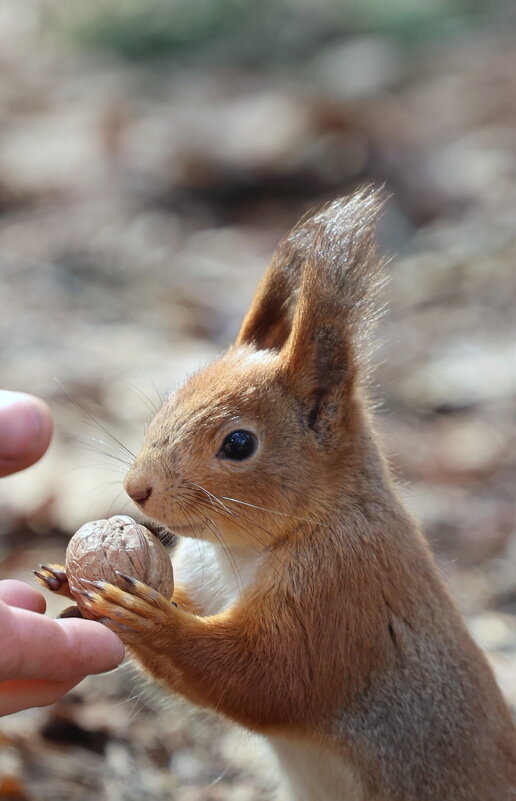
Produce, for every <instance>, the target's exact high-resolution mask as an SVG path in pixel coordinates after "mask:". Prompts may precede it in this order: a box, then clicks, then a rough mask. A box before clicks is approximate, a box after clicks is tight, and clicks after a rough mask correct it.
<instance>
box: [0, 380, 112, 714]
mask: <svg viewBox="0 0 516 801" xmlns="http://www.w3.org/2000/svg"><path fill="white" fill-rule="evenodd" d="M51 437H52V417H51V414H50V411H49V409H48V407H47V406H46V404H45V403H44V402H43V401H41V400H40V399H39V398H35V397H34V396H32V395H26V394H24V393H17V392H8V391H6V390H0V477H3V476H7V475H10V474H11V473H16V472H18V471H19V470H24V469H25V468H26V467H29V466H30V465H32V464H34V462H36V461H38V459H40V458H41V456H43V454H44V453H45V451H46V449H47V448H48V445H49V443H50V439H51ZM45 609H46V602H45V599H44V597H43V596H42V595H41V593H39V592H38V591H37V590H35V589H34V588H33V587H30V586H29V585H28V584H24V583H23V582H21V581H14V580H10V579H6V580H4V581H0V715H8V714H10V713H12V712H17V711H19V710H21V709H27V708H29V707H33V706H46V705H48V704H52V703H54V701H57V700H58V699H59V698H60V697H61V696H62V695H64V694H65V693H66V692H68V690H70V689H71V688H72V687H74V686H75V685H76V684H78V683H79V682H80V681H82V679H83V678H84V677H85V676H87V675H89V674H92V673H103V672H105V671H106V670H111V669H113V668H114V667H116V666H117V665H118V664H120V662H121V661H122V660H123V658H124V646H123V644H122V642H121V640H120V639H119V638H118V637H117V636H116V634H114V633H113V632H112V631H109V629H107V628H105V627H104V626H102V625H101V624H100V623H97V622H95V621H93V620H82V619H80V618H68V619H64V620H52V619H51V618H48V617H45V615H44V612H45Z"/></svg>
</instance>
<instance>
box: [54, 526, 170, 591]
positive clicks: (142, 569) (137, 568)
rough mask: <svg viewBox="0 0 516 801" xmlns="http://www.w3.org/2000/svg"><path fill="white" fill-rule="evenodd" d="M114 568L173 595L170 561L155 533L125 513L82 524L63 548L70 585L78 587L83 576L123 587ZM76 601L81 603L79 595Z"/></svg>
mask: <svg viewBox="0 0 516 801" xmlns="http://www.w3.org/2000/svg"><path fill="white" fill-rule="evenodd" d="M116 570H119V571H120V572H121V573H125V574H126V575H128V576H131V577H132V578H137V579H139V580H140V581H143V582H144V583H145V584H148V585H149V587H152V588H153V589H155V590H157V591H158V592H160V593H161V594H162V595H164V596H165V597H166V598H171V596H172V592H173V590H174V578H173V572H172V563H171V561H170V557H169V555H168V553H167V552H166V550H165V548H164V547H163V545H162V544H161V542H160V541H159V540H158V539H157V538H156V537H155V536H154V534H151V532H150V531H149V530H148V529H146V528H145V527H144V526H141V525H139V524H138V523H136V521H135V520H133V519H132V518H131V517H128V516H127V515H116V516H115V517H110V518H109V520H93V521H92V522H90V523H85V524H84V525H83V526H81V528H80V529H79V530H78V531H77V532H76V533H75V534H74V535H73V537H72V539H71V540H70V542H69V543H68V548H67V550H66V575H67V577H68V581H69V583H70V585H76V586H77V587H81V582H82V580H83V579H88V580H89V581H99V580H104V581H109V582H110V583H111V584H115V585H116V586H117V587H120V588H121V589H124V590H126V589H127V584H126V583H125V582H124V580H123V579H122V578H121V577H120V576H119V575H117V573H116V572H115V571H116ZM86 586H87V585H86ZM72 593H73V590H72ZM76 600H77V602H78V603H79V606H80V597H78V598H77V599H76Z"/></svg>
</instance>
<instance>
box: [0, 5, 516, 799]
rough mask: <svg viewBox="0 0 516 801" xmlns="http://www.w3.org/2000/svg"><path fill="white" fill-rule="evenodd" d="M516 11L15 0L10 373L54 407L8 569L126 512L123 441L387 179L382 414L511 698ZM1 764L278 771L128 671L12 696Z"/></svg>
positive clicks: (113, 787) (86, 782)
mask: <svg viewBox="0 0 516 801" xmlns="http://www.w3.org/2000/svg"><path fill="white" fill-rule="evenodd" d="M515 33H516V13H515V7H514V4H513V2H512V1H511V0H507V2H503V1H502V0H492V2H488V1H487V0H418V2H414V0H389V2H384V0H356V2H352V0H348V1H347V2H346V1H345V0H340V1H339V0H318V2H313V0H312V1H311V0H261V1H260V2H256V1H255V2H253V0H195V2H192V0H116V1H115V0H112V1H111V2H108V0H103V1H101V0H90V2H88V3H79V2H77V1H76V0H66V2H65V0H31V1H27V2H20V0H0V277H1V281H0V296H1V314H0V378H1V384H2V386H3V387H5V388H8V389H19V390H24V391H29V392H34V393H36V394H38V395H41V396H43V397H44V398H46V399H47V400H48V401H49V403H50V404H51V406H52V408H53V411H54V415H55V419H56V427H57V431H56V437H55V441H54V443H53V445H52V447H51V450H50V452H49V454H48V455H47V456H46V457H45V459H44V461H43V462H42V463H41V464H40V465H38V466H36V467H34V468H32V469H31V470H29V471H27V472H26V473H23V474H20V475H19V476H16V477H13V478H10V479H5V480H2V482H1V483H0V576H1V577H6V576H15V577H20V578H23V579H27V580H29V581H30V580H31V575H30V569H31V568H32V567H34V566H36V565H37V564H38V563H39V562H41V561H48V560H52V559H53V560H60V559H62V555H63V553H64V549H65V546H66V542H67V539H68V537H69V536H70V534H71V533H73V531H74V530H75V529H76V528H77V527H78V526H79V525H81V524H82V523H83V522H85V521H86V520H90V519H94V518H96V517H104V516H108V515H110V514H114V513H118V512H130V511H131V507H130V506H129V505H128V504H127V501H126V498H125V497H124V494H123V492H122V491H121V489H122V488H121V479H122V477H123V474H124V471H125V469H126V464H125V461H126V453H125V452H124V450H123V448H121V447H120V446H119V445H118V444H117V440H118V441H119V442H120V443H122V444H123V445H124V446H126V447H128V448H130V449H132V450H134V449H136V448H137V447H138V442H139V439H140V438H141V434H142V431H143V428H144V425H145V423H146V422H147V421H148V420H149V418H150V416H151V414H152V408H153V407H154V406H155V405H156V404H158V403H159V402H160V399H161V398H163V396H164V395H165V394H166V392H168V391H169V390H171V389H173V388H174V386H176V385H177V384H178V383H179V382H180V381H181V380H183V379H184V377H185V375H187V374H188V373H189V372H191V371H192V370H194V369H195V368H197V367H199V366H201V365H202V364H204V363H205V362H207V361H208V360H209V359H211V358H212V357H213V356H214V355H216V354H217V353H219V352H220V351H222V350H223V349H224V348H225V346H226V345H227V344H228V342H229V341H230V340H231V338H232V337H233V335H234V334H235V333H236V331H237V329H238V325H239V322H240V320H241V318H242V315H243V313H244V311H245V309H246V307H247V304H248V303H249V300H250V298H251V296H252V293H253V290H254V288H255V286H256V283H257V281H258V279H259V277H260V275H261V273H262V271H263V269H264V267H265V265H266V264H267V261H268V259H269V257H270V254H271V252H272V250H273V248H274V246H275V244H276V243H277V241H278V239H279V238H280V237H281V235H282V234H283V233H284V232H285V231H286V230H287V229H288V227H289V226H290V225H292V224H293V223H294V222H295V221H296V219H297V218H298V217H299V216H300V215H301V214H302V213H304V212H305V211H306V210H307V209H309V208H312V207H315V206H317V205H319V204H321V203H323V202H325V201H326V200H329V199H332V198H334V197H335V196H337V195H340V194H344V193H347V192H349V191H351V190H352V189H354V188H355V187H357V186H359V185H360V184H363V183H364V182H368V181H371V182H373V183H375V184H385V186H386V190H387V191H388V192H389V193H390V200H389V202H388V204H387V207H386V212H385V215H384V217H383V220H382V222H381V225H380V229H379V232H378V236H379V240H380V242H381V246H382V249H383V250H384V251H386V252H387V253H389V254H390V255H391V256H392V261H391V265H390V274H391V281H390V285H389V287H388V289H387V292H386V299H387V300H388V302H389V306H390V312H389V314H388V315H387V316H386V317H385V318H384V319H383V321H382V323H381V326H380V329H379V332H378V349H377V351H376V360H377V369H376V373H375V383H376V388H375V395H376V400H377V403H378V421H379V426H380V429H381V432H382V437H383V439H384V442H385V445H386V448H387V449H388V452H389V454H390V457H391V461H392V465H393V469H394V470H395V472H396V474H397V476H398V479H399V482H400V489H401V491H402V493H403V495H404V496H405V498H406V500H407V502H408V503H409V505H410V507H411V508H412V509H413V510H414V511H415V513H416V514H417V515H418V516H419V518H420V519H421V520H422V523H423V525H424V527H425V530H426V533H427V535H428V538H429V540H430V543H431V545H432V547H433V549H434V550H435V553H436V555H437V558H438V560H439V562H440V564H441V566H442V570H443V572H444V575H445V578H446V581H447V583H448V586H449V587H450V590H451V592H452V594H453V595H454V597H455V599H456V600H457V602H458V604H459V606H460V608H461V609H462V611H463V612H464V614H465V616H466V619H467V622H468V625H469V626H470V628H471V631H472V633H473V635H474V636H475V637H476V638H477V640H478V641H479V642H480V644H481V645H482V646H483V647H484V648H486V649H487V651H488V654H489V658H490V660H491V662H492V664H493V666H494V668H495V670H496V673H497V676H498V679H499V681H500V683H501V685H502V687H503V690H504V692H505V693H506V696H507V698H508V700H509V702H510V703H511V704H512V705H513V707H514V708H516V625H515V620H516V618H515V617H514V615H515V614H516V498H515V479H516V424H515V409H516V336H515V332H516V45H515V41H516V39H515ZM56 609H57V607H56V606H55V602H54V601H52V600H51V601H50V612H51V613H52V614H55V612H56ZM0 777H1V778H0V799H2V801H9V799H14V798H16V799H18V801H20V800H21V801H23V799H25V801H40V800H41V801H46V799H52V800H53V801H60V799H63V801H65V799H66V801H69V800H70V799H84V801H90V799H91V798H96V799H99V801H118V799H120V800H121V801H122V800H123V801H133V800H134V801H136V800H138V801H140V799H141V798H142V797H148V798H149V799H151V801H153V799H155V801H158V799H159V801H168V800H169V799H170V801H172V800H173V799H181V801H222V800H223V801H248V800H249V801H255V800H256V799H264V800H265V799H270V798H272V795H273V788H274V783H275V777H274V770H273V767H272V766H271V764H270V760H269V758H268V756H267V754H266V752H265V751H264V749H263V746H262V745H261V742H260V740H259V738H251V737H249V736H248V735H246V734H244V733H242V732H239V731H237V730H236V729H235V728H234V727H229V726H226V725H225V724H224V723H222V722H220V721H215V720H214V719H213V718H211V717H210V716H208V715H206V714H204V713H200V712H195V711H192V710H190V709H188V708H187V707H185V706H184V705H183V704H181V703H177V702H170V701H167V700H165V699H163V697H161V696H159V695H158V694H157V693H155V692H154V691H149V690H148V689H144V688H143V689H142V682H141V680H140V679H139V678H135V677H134V676H133V675H132V672H131V670H130V669H125V668H124V669H121V670H118V671H117V672H115V673H112V674H110V675H108V676H105V677H96V678H92V679H89V680H87V681H86V682H84V683H83V684H82V685H81V686H80V687H79V688H78V689H77V690H76V691H75V692H74V693H72V694H71V695H70V696H69V697H68V698H67V699H65V700H64V701H63V702H61V703H59V704H58V705H56V707H54V708H53V709H51V710H36V711H29V712H24V713H19V714H17V715H14V716H10V717H8V718H4V719H3V720H2V721H0Z"/></svg>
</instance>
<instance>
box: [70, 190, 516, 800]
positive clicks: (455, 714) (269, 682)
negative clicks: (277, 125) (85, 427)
mask: <svg viewBox="0 0 516 801" xmlns="http://www.w3.org/2000/svg"><path fill="white" fill-rule="evenodd" d="M380 206H381V202H380V199H379V197H378V195H377V193H375V192H372V191H370V190H364V191H362V192H359V193H356V194H355V195H353V196H351V197H350V198H345V199H341V200H339V201H335V202H334V203H332V204H330V205H329V206H327V207H326V208H324V209H323V210H322V211H320V212H318V213H316V214H315V215H313V216H311V217H308V218H306V219H304V220H302V221H301V222H300V223H299V224H298V226H296V227H295V228H294V230H293V231H292V232H291V233H290V234H289V235H288V236H287V237H286V238H285V239H284V240H283V242H282V243H280V245H279V247H278V249H277V251H276V253H275V254H274V257H273V260H272V262H271V265H270V266H269V268H268V270H267V272H266V274H265V276H264V278H263V280H262V282H261V284H260V286H259V287H258V290H257V293H256V296H255V298H254V300H253V303H252V305H251V308H250V310H249V312H248V314H247V316H246V317H245V319H244V322H243V324H242V328H241V330H240V333H239V335H238V337H237V340H236V342H235V344H234V345H233V346H232V347H231V348H230V349H229V350H228V351H227V353H226V354H224V355H223V356H222V357H221V358H220V359H219V360H218V361H216V362H215V363H214V364H211V365H209V366H208V367H206V368H205V369H203V370H202V371H200V372H199V373H197V374H196V375H194V376H192V377H191V378H190V379H189V380H188V381H187V382H186V384H185V385H184V386H183V387H181V388H180V389H179V390H178V391H177V392H176V393H174V394H173V395H172V396H171V397H170V398H168V399H167V400H166V401H165V403H164V405H163V406H162V408H161V409H160V410H159V411H158V412H157V414H156V416H155V417H154V419H153V420H152V422H151V424H150V426H149V429H148V431H147V433H146V436H145V439H144V442H143V446H142V450H141V453H140V454H139V455H138V457H137V459H136V461H135V463H134V464H133V466H132V468H131V469H130V471H129V473H128V475H127V477H126V480H125V487H126V490H127V492H128V493H129V495H130V496H131V497H132V498H133V499H134V501H135V502H136V503H137V504H138V505H139V506H140V508H141V509H142V510H143V511H144V513H145V514H146V515H148V516H149V517H150V518H153V519H154V520H157V521H158V522H160V523H162V524H164V525H165V526H166V527H168V528H169V529H170V530H171V531H174V532H176V533H177V534H178V535H179V536H180V539H181V542H180V545H179V547H178V549H177V552H176V553H175V554H174V556H173V563H174V567H175V576H176V588H175V591H174V595H173V598H172V602H171V601H170V600H169V599H165V598H163V597H162V596H159V595H158V594H157V593H156V592H154V591H152V590H150V589H149V588H148V587H146V586H145V585H143V584H141V583H140V582H137V581H135V580H131V581H129V580H128V587H127V591H123V590H120V589H118V588H115V587H113V586H111V585H109V584H106V583H104V582H98V583H97V586H96V589H95V590H90V591H88V592H86V593H85V596H86V598H85V600H86V602H87V603H88V604H89V606H90V611H91V613H92V615H93V616H95V617H97V618H99V619H102V620H103V621H104V622H105V623H106V624H107V625H109V626H110V627H111V628H112V629H113V630H114V631H116V632H117V633H119V634H120V636H121V637H122V639H123V640H124V642H125V643H126V644H127V645H128V646H129V647H130V649H131V651H132V653H133V654H134V656H135V657H136V659H137V660H138V661H139V662H140V663H141V664H142V665H143V667H144V668H145V670H146V671H147V672H148V673H149V674H150V675H151V676H153V677H154V678H156V679H157V680H158V681H160V682H161V683H162V684H164V685H165V686H166V687H167V688H169V689H170V690H172V691H174V692H178V693H180V694H182V695H183V696H185V697H186V698H189V699H190V700H191V701H192V702H194V703H195V704H198V705H200V706H202V707H206V708H210V709H214V710H217V711H218V712H220V713H222V714H224V715H225V716H227V717H228V718H230V719H232V720H234V721H236V722H237V723H239V724H241V725H243V726H245V727H247V728H248V729H250V730H251V731H254V732H258V733H260V734H263V735H265V736H266V737H267V738H268V739H269V742H270V743H271V745H272V747H273V749H274V750H275V751H276V754H277V756H278V761H279V764H280V766H281V767H282V769H283V772H284V774H285V777H286V784H287V786H288V792H289V793H290V797H291V798H292V799H294V800H295V801H510V800H511V799H516V734H515V729H514V725H513V723H512V720H511V716H510V713H509V710H508V708H507V706H506V704H505V702H504V700H503V698H502V695H501V693H500V690H499V689H498V687H497V685H496V682H495V680H494V677H493V675H492V672H491V670H490V668H489V666H488V663H487V661H486V659H485V657H484V655H483V654H482V653H481V651H480V650H479V648H478V647H477V646H476V645H475V644H474V642H473V640H472V639H471V637H470V635H469V633H468V632H467V630H466V627H465V625H464V623H463V621H462V619H461V618H460V615H459V614H458V612H457V611H456V609H455V607H454V605H453V603H452V601H451V600H450V598H449V596H448V594H447V591H446V589H445V588H444V585H443V583H442V581H441V579H440V577H439V575H438V572H437V569H436V567H435V564H434V561H433V558H432V556H431V554H430V551H429V548H428V546H427V544H426V542H425V540H424V538H423V536H422V534H421V533H420V531H419V529H418V526H417V524H416V523H415V521H414V520H413V519H412V517H411V515H410V514H409V513H408V512H407V510H406V509H405V508H404V506H403V504H402V502H401V501H400V500H399V498H398V496H397V494H396V490H395V487H394V483H393V481H392V478H391V474H390V470H389V467H388V465H387V462H386V460H385V458H384V456H383V454H382V450H381V447H380V445H379V443H378V441H377V438H376V435H375V432H374V425H373V420H372V415H371V413H370V411H369V403H368V400H367V389H366V386H367V383H366V375H367V374H366V370H367V367H366V365H367V358H366V351H367V349H368V344H369V342H370V333H369V328H370V324H371V322H373V321H374V318H375V315H376V311H377V308H378V301H377V291H378V288H379V287H380V286H381V283H382V265H381V262H380V260H379V259H378V257H377V254H376V247H375V242H374V225H375V221H376V218H377V216H378V212H379V208H380Z"/></svg>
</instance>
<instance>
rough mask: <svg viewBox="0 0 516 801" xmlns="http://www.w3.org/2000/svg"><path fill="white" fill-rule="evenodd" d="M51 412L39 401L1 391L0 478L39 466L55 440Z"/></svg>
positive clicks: (22, 394) (31, 397) (27, 396)
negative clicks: (35, 464) (52, 440)
mask: <svg viewBox="0 0 516 801" xmlns="http://www.w3.org/2000/svg"><path fill="white" fill-rule="evenodd" d="M52 428H53V424H52V416H51V413H50V409H49V408H48V406H47V405H46V403H44V401H42V400H41V399H40V398H36V397H35V396H34V395H28V394H26V393H24V392H9V391H8V390H0V477H2V476H8V475H10V474H11V473H16V472H18V471H19V470H24V469H25V468H26V467H30V465H32V464H34V462H37V461H38V459H40V458H41V457H42V456H43V454H44V453H45V451H46V449H47V448H48V445H49V443H50V439H51V437H52Z"/></svg>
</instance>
